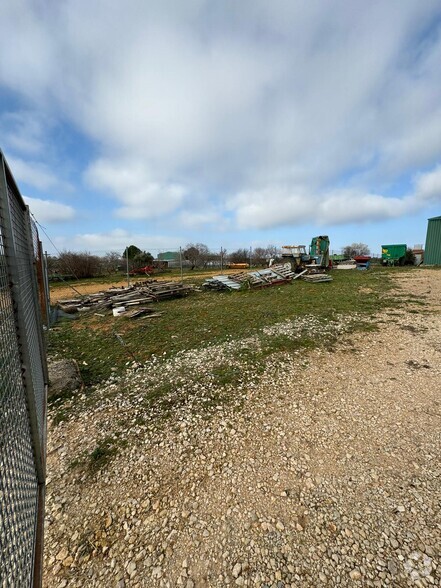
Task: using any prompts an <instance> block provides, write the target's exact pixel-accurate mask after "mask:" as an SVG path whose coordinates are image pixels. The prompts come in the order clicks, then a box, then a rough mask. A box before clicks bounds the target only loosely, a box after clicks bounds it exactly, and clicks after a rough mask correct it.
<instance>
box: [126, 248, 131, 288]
mask: <svg viewBox="0 0 441 588" xmlns="http://www.w3.org/2000/svg"><path fill="white" fill-rule="evenodd" d="M126 270H127V288H130V277H129V248H128V247H126Z"/></svg>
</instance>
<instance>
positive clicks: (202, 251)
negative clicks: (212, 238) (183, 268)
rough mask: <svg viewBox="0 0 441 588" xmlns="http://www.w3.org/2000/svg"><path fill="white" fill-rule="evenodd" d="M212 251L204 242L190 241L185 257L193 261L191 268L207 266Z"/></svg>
mask: <svg viewBox="0 0 441 588" xmlns="http://www.w3.org/2000/svg"><path fill="white" fill-rule="evenodd" d="M210 257H211V253H210V250H209V249H208V247H207V246H206V245H205V244H204V243H195V244H194V243H188V244H187V245H186V247H185V249H184V258H185V259H186V260H188V261H189V262H190V263H191V269H194V268H195V267H206V265H207V264H208V262H209V261H210Z"/></svg>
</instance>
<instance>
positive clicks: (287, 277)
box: [202, 263, 298, 290]
mask: <svg viewBox="0 0 441 588" xmlns="http://www.w3.org/2000/svg"><path fill="white" fill-rule="evenodd" d="M297 277H298V274H295V273H294V272H293V271H292V269H291V264H289V263H284V264H278V265H273V266H272V267H269V268H267V269H263V270H259V271H253V272H240V273H237V274H229V275H219V276H213V277H212V278H207V279H206V280H205V282H204V283H203V284H202V286H203V287H204V288H207V289H209V290H240V289H241V288H245V287H247V288H265V287H267V286H275V285H277V284H287V283H288V282H291V281H292V280H295V279H296V278H297Z"/></svg>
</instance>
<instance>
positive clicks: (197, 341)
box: [49, 268, 409, 386]
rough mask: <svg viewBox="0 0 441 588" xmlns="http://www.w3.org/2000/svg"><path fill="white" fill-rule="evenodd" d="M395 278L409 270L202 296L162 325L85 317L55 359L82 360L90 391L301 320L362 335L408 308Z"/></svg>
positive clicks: (165, 308)
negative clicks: (340, 321) (354, 327)
mask: <svg viewBox="0 0 441 588" xmlns="http://www.w3.org/2000/svg"><path fill="white" fill-rule="evenodd" d="M393 271H409V270H390V269H389V270H388V269H381V268H379V269H375V270H371V271H369V272H359V271H349V272H348V271H333V273H332V275H333V278H334V279H333V281H332V282H329V283H323V284H309V283H306V282H303V281H301V280H297V281H295V282H294V283H292V284H290V285H284V286H279V287H271V288H266V289H262V290H247V291H240V292H231V293H230V292H195V293H193V294H191V295H189V296H188V297H187V298H184V299H175V300H168V301H164V302H161V303H158V304H155V305H152V306H153V308H155V310H158V311H161V312H163V313H164V314H163V315H162V316H161V317H159V318H155V319H147V320H143V319H138V320H130V319H126V318H124V317H118V318H114V317H113V316H110V315H106V316H105V317H101V316H97V315H95V314H93V313H91V314H85V315H81V316H80V318H79V319H78V320H76V321H64V322H60V323H59V324H58V325H57V326H56V327H55V328H54V329H52V330H51V332H50V335H49V353H50V354H51V355H59V356H64V357H73V358H75V359H76V360H77V361H78V363H79V366H80V370H81V372H82V376H83V379H84V382H85V384H86V386H87V385H91V384H96V383H98V382H100V381H101V380H103V379H106V378H107V377H108V376H109V375H110V374H111V373H115V372H120V371H122V370H124V368H125V366H126V365H127V363H128V362H132V361H133V360H136V361H137V362H140V363H144V362H146V361H148V360H149V358H151V357H152V356H153V355H154V356H162V357H164V356H167V357H170V356H172V355H173V354H176V353H177V352H179V351H182V350H187V349H196V348H200V347H206V346H209V345H213V344H218V343H222V342H225V341H231V340H239V339H241V338H244V337H247V336H251V335H254V334H256V333H260V332H261V330H262V328H264V327H268V326H271V325H274V324H276V323H281V322H283V321H287V320H295V319H296V318H297V317H305V316H313V317H316V318H318V319H319V320H320V321H322V322H323V323H326V322H328V321H331V320H333V319H334V318H335V317H336V316H337V315H341V314H344V315H346V314H354V313H357V314H358V315H360V320H359V321H358V322H359V327H358V328H365V326H364V325H363V319H362V317H366V318H367V317H370V316H372V315H373V314H374V313H375V312H377V311H378V310H380V309H381V308H384V307H387V306H395V305H397V304H400V303H402V302H403V300H400V298H399V296H398V297H397V294H395V295H394V296H391V295H390V294H389V290H390V287H391V282H390V275H391V273H392V272H393ZM116 334H118V335H119V336H120V339H117V337H116ZM121 338H122V341H123V343H124V345H122V343H121ZM268 339H269V338H268ZM303 344H304V345H305V346H314V345H318V344H321V342H320V341H309V340H308V341H307V340H305V341H303ZM290 345H291V342H290V341H289V338H286V340H284V339H283V337H272V338H271V341H269V340H268V345H267V346H269V347H272V348H274V350H279V351H283V350H285V349H286V350H289V349H290ZM296 345H298V342H297V343H296ZM268 352H270V351H268Z"/></svg>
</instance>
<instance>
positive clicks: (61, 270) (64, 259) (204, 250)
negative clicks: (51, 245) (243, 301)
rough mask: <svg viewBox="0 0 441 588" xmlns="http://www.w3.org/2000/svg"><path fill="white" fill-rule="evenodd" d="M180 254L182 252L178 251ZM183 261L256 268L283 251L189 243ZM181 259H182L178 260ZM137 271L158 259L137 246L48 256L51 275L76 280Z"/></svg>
mask: <svg viewBox="0 0 441 588" xmlns="http://www.w3.org/2000/svg"><path fill="white" fill-rule="evenodd" d="M176 253H178V252H176ZM180 254H181V255H182V260H183V262H185V265H186V266H189V267H191V268H192V269H195V268H198V269H202V268H207V267H211V266H213V267H216V266H220V265H221V264H222V265H224V266H226V265H227V264H229V263H250V262H251V265H255V266H265V265H268V263H269V261H270V259H274V258H278V257H279V256H280V251H279V249H278V248H277V247H276V246H275V245H268V246H267V247H255V248H251V249H237V250H235V251H231V252H230V253H229V252H227V250H226V249H221V250H220V251H211V250H210V249H209V248H208V246H207V245H205V244H204V243H188V244H187V245H186V246H185V247H184V248H183V249H182V250H181V253H180ZM177 259H179V256H178V257H177ZM127 262H128V266H129V271H132V270H134V269H137V268H141V267H146V266H151V265H152V264H153V262H154V257H153V255H152V254H151V253H150V252H149V251H143V250H142V249H140V248H139V247H137V246H136V245H130V246H129V247H126V249H124V251H122V252H119V251H109V252H107V253H106V254H105V255H102V256H99V255H94V254H92V253H90V252H87V251H83V252H75V251H62V252H60V253H59V255H58V256H49V257H48V271H49V275H54V274H60V275H63V276H72V277H76V278H81V279H83V278H93V277H97V276H104V275H111V274H113V273H117V272H125V271H126V268H127Z"/></svg>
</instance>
